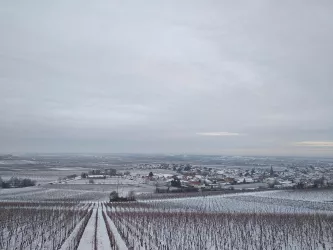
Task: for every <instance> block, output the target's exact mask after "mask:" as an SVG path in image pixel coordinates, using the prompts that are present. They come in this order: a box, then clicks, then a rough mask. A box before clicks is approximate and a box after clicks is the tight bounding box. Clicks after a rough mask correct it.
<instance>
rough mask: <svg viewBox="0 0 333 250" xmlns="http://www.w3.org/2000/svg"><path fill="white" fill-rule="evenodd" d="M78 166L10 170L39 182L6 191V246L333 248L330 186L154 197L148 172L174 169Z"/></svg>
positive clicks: (1, 199) (0, 202) (1, 209)
mask: <svg viewBox="0 0 333 250" xmlns="http://www.w3.org/2000/svg"><path fill="white" fill-rule="evenodd" d="M57 159H58V158H57ZM29 164H31V162H30V163H29ZM77 164H78V163H70V162H67V163H66V164H63V165H61V164H60V165H59V164H58V163H57V164H50V166H49V167H44V168H42V167H41V166H39V165H38V166H35V165H34V166H30V165H29V166H27V165H19V166H17V167H16V168H12V169H11V168H10V167H9V166H6V171H4V172H2V173H5V174H3V177H4V179H5V178H7V179H8V178H10V177H11V176H15V177H21V178H25V177H29V178H32V179H34V180H36V181H37V183H38V185H36V186H34V187H26V188H9V189H0V249H5V250H11V249H19V250H24V249H27V250H32V249H43V250H44V249H45V250H48V249H50V250H55V249H60V250H76V249H79V250H90V249H92V250H103V249H108V250H111V249H120V250H123V249H135V250H148V249H149V250H150V249H152V250H155V249H156V250H158V249H162V250H167V249H168V250H171V249H184V250H187V249H189V250H192V249H198V250H202V249H207V250H210V249H212V250H216V249H253V250H255V249H286V250H287V249H309V250H311V249H314V250H315V249H316V250H317V249H333V237H332V235H333V203H332V201H333V192H332V189H331V188H324V189H307V190H298V189H294V190H264V191H260V190H256V191H252V190H245V191H242V190H226V191H223V190H219V191H203V192H194V193H171V192H170V193H162V194H160V193H158V194H155V193H153V192H154V189H155V186H154V185H155V184H154V182H147V181H146V180H145V179H144V178H142V175H143V176H144V175H147V174H148V173H149V172H150V171H154V173H159V172H160V173H159V174H156V175H155V176H161V178H163V177H162V176H164V175H170V174H172V171H171V170H165V169H161V170H159V169H144V168H139V167H138V169H135V168H134V167H133V166H130V167H129V168H127V169H126V168H125V167H124V168H123V169H122V170H119V169H118V170H119V171H129V170H130V171H131V172H132V173H133V174H132V175H130V176H125V175H124V176H112V177H108V178H105V179H95V180H94V183H93V184H91V183H90V181H89V179H82V178H74V179H65V177H66V176H68V175H71V174H74V173H80V172H78V171H82V172H84V171H85V172H87V171H88V170H87V168H86V166H85V165H84V167H75V166H77ZM91 164H93V163H91ZM94 164H95V163H94ZM96 164H98V163H96ZM3 165H4V164H3ZM3 167H4V166H3ZM24 169H25V171H23V170H24ZM59 177H61V178H59ZM132 190H134V191H135V193H136V197H137V201H134V202H125V203H117V202H112V203H109V202H108V196H109V194H110V192H111V191H118V192H119V194H120V195H122V196H126V195H127V193H128V192H130V191H132Z"/></svg>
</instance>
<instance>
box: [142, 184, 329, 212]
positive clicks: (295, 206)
mask: <svg viewBox="0 0 333 250" xmlns="http://www.w3.org/2000/svg"><path fill="white" fill-rule="evenodd" d="M297 193H298V192H295V193H293V192H292V191H291V192H288V191H265V192H250V193H237V194H225V195H217V196H207V197H204V196H202V197H191V198H177V199H164V200H152V201H145V202H146V203H148V204H153V205H154V206H158V207H160V208H165V209H173V208H178V209H179V208H181V209H186V210H190V211H202V212H241V213H252V212H255V213H327V212H330V213H332V212H333V203H328V202H323V201H324V199H327V198H325V197H327V196H330V195H332V190H327V191H322V192H317V191H314V192H312V191H311V190H308V193H305V192H304V193H303V191H302V192H301V194H303V196H301V197H302V198H300V199H296V198H297V195H298V194H297ZM319 194H321V196H320V197H321V198H319ZM276 197H279V198H276ZM285 197H287V198H285ZM291 197H293V198H294V199H291ZM314 197H317V198H316V199H315V198H314ZM329 199H330V198H329Z"/></svg>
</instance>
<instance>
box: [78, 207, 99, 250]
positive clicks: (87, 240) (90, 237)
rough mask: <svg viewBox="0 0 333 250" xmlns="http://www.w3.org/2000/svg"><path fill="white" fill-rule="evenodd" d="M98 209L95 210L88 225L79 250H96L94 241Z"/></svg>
mask: <svg viewBox="0 0 333 250" xmlns="http://www.w3.org/2000/svg"><path fill="white" fill-rule="evenodd" d="M97 212H98V209H97V208H94V209H93V213H92V215H91V217H90V219H89V221H88V224H87V226H86V228H85V230H84V232H83V235H82V238H81V241H80V244H79V247H78V250H94V249H95V248H94V239H95V220H96V213H97Z"/></svg>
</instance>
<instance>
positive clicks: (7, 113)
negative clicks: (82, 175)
mask: <svg viewBox="0 0 333 250" xmlns="http://www.w3.org/2000/svg"><path fill="white" fill-rule="evenodd" d="M0 34H1V37H0V151H1V152H57V153H58V152H101V153H108V152H109V153H117V152H124V153H131V152H133V153H134V152H135V153H180V154H183V153H184V154H188V153H201V154H221V155H235V154H236V155H311V156H312V155H317V156H333V1H330V0H327V1H325V0H319V1H308V0H305V1H303V0H302V1H301V0H295V1H275V0H274V1H273V0H258V1H257V0H256V1H222V0H200V1H199V0H187V1H186V0H168V1H157V0H142V1H129V0H127V1H126V0H119V1H114V0H94V1H91V0H89V1H88V0H57V1H50V0H30V1H26V0H2V1H1V2H0Z"/></svg>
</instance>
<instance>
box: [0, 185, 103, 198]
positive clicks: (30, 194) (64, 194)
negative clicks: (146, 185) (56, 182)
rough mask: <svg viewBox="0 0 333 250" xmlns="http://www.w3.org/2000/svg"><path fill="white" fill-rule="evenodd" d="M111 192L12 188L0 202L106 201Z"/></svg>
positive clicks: (2, 193)
mask: <svg viewBox="0 0 333 250" xmlns="http://www.w3.org/2000/svg"><path fill="white" fill-rule="evenodd" d="M108 194H109V192H107V191H105V192H102V191H90V190H80V189H76V190H71V189H55V188H43V187H32V188H12V189H2V190H1V191H0V201H1V200H2V201H57V200H64V201H66V200H75V201H96V200H102V201H105V200H107V198H108Z"/></svg>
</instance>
